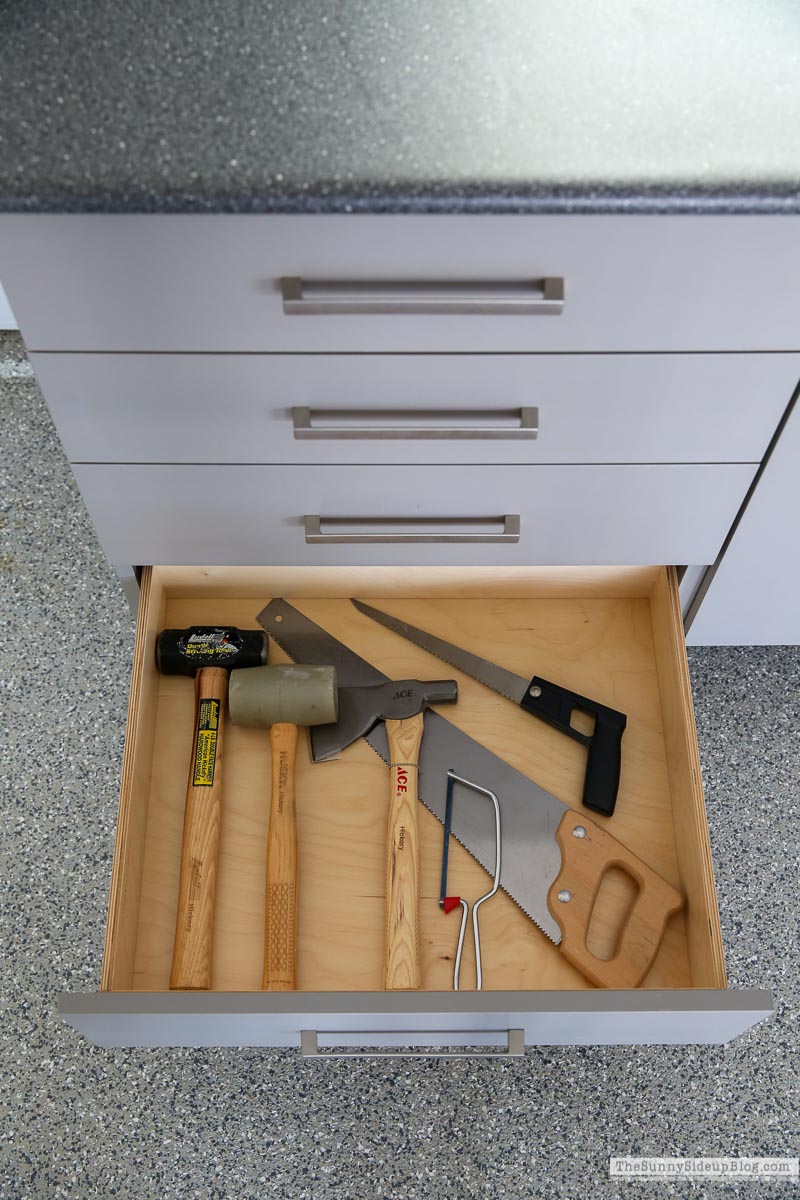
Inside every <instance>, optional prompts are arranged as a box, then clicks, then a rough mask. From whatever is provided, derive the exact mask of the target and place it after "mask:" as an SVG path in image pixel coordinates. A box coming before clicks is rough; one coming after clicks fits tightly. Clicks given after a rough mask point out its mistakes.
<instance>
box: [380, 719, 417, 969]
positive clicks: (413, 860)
mask: <svg viewBox="0 0 800 1200" xmlns="http://www.w3.org/2000/svg"><path fill="white" fill-rule="evenodd" d="M423 721H424V718H423V715H422V713H418V714H417V715H416V716H414V717H406V718H405V719H404V720H402V721H387V722H386V734H387V737H388V739H389V763H390V792H389V816H388V820H387V825H386V893H385V895H386V936H385V941H384V970H383V986H384V988H385V989H386V990H387V991H412V990H414V989H415V988H418V987H419V986H420V969H419V843H418V840H417V784H418V779H419V767H418V765H417V764H418V763H419V748H420V745H421V743H422V730H423Z"/></svg>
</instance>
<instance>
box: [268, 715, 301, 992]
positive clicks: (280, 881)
mask: <svg viewBox="0 0 800 1200" xmlns="http://www.w3.org/2000/svg"><path fill="white" fill-rule="evenodd" d="M269 744H270V748H271V750H272V795H271V798H270V807H269V833H268V835H267V895H266V918H265V922H264V978H263V986H264V988H265V990H266V991H269V992H293V991H294V989H295V988H296V986H297V980H296V966H295V964H296V941H297V817H296V809H295V759H296V756H297V726H296V725H273V726H272V727H271V728H270V731H269Z"/></svg>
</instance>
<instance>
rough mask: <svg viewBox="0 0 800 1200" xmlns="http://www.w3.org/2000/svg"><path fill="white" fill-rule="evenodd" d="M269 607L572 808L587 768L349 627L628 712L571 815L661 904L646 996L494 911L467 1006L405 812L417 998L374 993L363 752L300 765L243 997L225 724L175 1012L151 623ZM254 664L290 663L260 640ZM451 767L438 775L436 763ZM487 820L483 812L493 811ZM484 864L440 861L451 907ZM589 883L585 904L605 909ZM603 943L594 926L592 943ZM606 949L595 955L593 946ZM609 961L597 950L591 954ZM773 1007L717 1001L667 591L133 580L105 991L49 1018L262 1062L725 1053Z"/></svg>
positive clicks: (256, 821) (186, 711) (293, 577)
mask: <svg viewBox="0 0 800 1200" xmlns="http://www.w3.org/2000/svg"><path fill="white" fill-rule="evenodd" d="M274 596H284V597H286V598H288V599H290V600H292V601H293V603H295V604H296V605H297V607H298V608H300V609H302V611H304V612H305V613H306V614H307V615H308V616H310V617H311V618H312V619H313V620H315V621H316V622H317V623H318V624H320V625H322V626H323V627H324V628H326V629H328V630H329V631H330V632H331V633H333V634H334V636H336V637H337V638H339V639H340V640H341V641H343V642H346V643H347V644H348V645H351V646H352V647H353V649H354V650H356V651H357V652H358V653H359V654H360V655H362V656H363V657H364V658H365V659H367V660H369V661H370V662H372V663H373V664H374V665H375V666H376V667H378V668H379V669H380V670H382V671H384V672H385V673H386V674H387V675H389V676H391V677H395V678H401V677H411V676H416V677H418V678H422V679H425V678H439V677H441V676H442V675H454V676H455V677H456V678H457V679H458V683H459V689H460V698H459V703H458V704H457V705H454V706H449V707H448V710H447V712H446V715H447V718H448V720H451V721H452V722H453V723H454V724H456V725H459V726H460V727H461V728H463V729H464V730H465V731H466V732H467V733H469V734H470V735H471V736H473V737H475V738H476V739H477V740H479V741H481V742H482V743H484V744H485V745H486V746H488V747H489V748H490V749H491V750H493V751H494V752H495V753H496V754H498V755H499V756H501V757H502V758H505V759H506V760H507V761H508V762H510V763H511V764H512V765H513V766H515V767H516V768H517V769H518V770H521V771H522V772H523V773H525V774H528V775H530V776H531V777H532V778H534V779H535V780H536V781H537V782H538V783H540V784H541V785H542V786H543V787H545V788H547V789H548V790H549V791H551V792H553V793H554V794H555V795H556V796H558V797H559V799H561V800H563V801H565V802H566V803H568V804H570V805H572V806H573V807H575V808H578V809H579V808H580V797H581V790H582V781H583V773H584V764H585V758H584V751H583V749H582V747H581V746H579V745H577V744H576V743H575V742H573V741H572V740H570V739H568V738H565V737H564V736H563V735H562V734H560V733H558V732H557V731H555V730H553V729H551V728H550V727H548V726H547V725H544V724H542V723H540V722H538V721H533V720H531V718H530V717H529V716H527V715H526V714H525V713H523V712H522V711H521V710H519V709H517V708H516V707H515V706H514V705H512V704H511V703H509V702H508V701H506V700H504V699H502V698H501V697H499V696H496V695H495V694H494V693H492V692H490V691H488V690H487V689H486V688H484V687H482V686H481V685H480V684H478V683H475V682H474V681H472V680H471V679H469V678H467V677H466V676H462V675H461V674H460V673H459V672H456V671H454V670H453V669H452V668H450V667H447V668H445V669H443V668H442V664H441V663H440V662H438V660H436V659H434V658H432V657H431V656H430V655H428V654H427V653H426V652H424V651H422V650H419V649H417V648H416V647H414V646H413V645H411V644H410V643H408V642H406V641H404V640H403V639H400V638H398V637H397V636H396V635H395V634H393V633H391V632H390V631H388V630H386V629H384V628H382V627H381V626H378V625H376V624H375V623H374V622H372V621H370V620H368V619H367V618H366V617H364V616H362V615H361V614H360V613H359V612H357V611H356V610H355V609H354V608H353V606H352V605H351V604H350V603H349V602H348V597H349V596H358V597H361V598H363V599H368V600H374V601H375V602H376V603H377V604H378V606H379V607H386V608H389V609H391V611H392V612H393V613H395V614H396V615H398V616H401V617H403V618H405V619H406V620H409V621H411V622H412V623H414V624H417V625H419V626H421V627H422V628H425V629H429V630H430V631H431V632H434V633H439V634H440V636H444V637H447V638H449V639H451V640H453V641H455V642H457V643H459V644H461V645H464V646H466V647H469V648H470V649H472V650H474V651H476V652H477V653H479V654H481V655H484V656H485V657H487V658H489V659H492V660H493V661H496V662H498V663H501V664H503V665H505V666H507V667H508V668H509V669H511V670H514V671H520V672H529V673H530V674H531V675H533V674H534V673H536V674H539V675H541V676H543V677H545V678H549V679H553V680H557V681H558V682H559V683H561V684H563V685H564V686H566V687H568V688H571V689H572V690H574V691H576V692H580V693H582V694H584V695H590V696H593V697H594V698H596V699H597V700H600V701H601V702H603V703H605V704H607V705H611V706H613V707H614V708H617V709H621V710H622V711H623V712H626V713H627V714H628V727H627V730H626V733H625V736H624V739H623V744H622V745H623V756H622V774H621V783H620V792H619V800H618V804H617V810H616V813H615V815H614V816H613V817H611V818H609V819H608V820H605V819H604V818H602V817H595V815H594V814H592V818H593V819H595V820H596V821H597V822H598V823H599V824H603V825H606V826H607V828H608V829H609V831H610V832H612V833H613V834H614V835H615V836H616V837H617V838H618V839H619V840H620V841H621V842H623V843H625V844H626V845H627V846H629V847H630V848H631V849H632V850H633V851H634V852H635V853H637V854H638V855H639V856H640V858H642V859H643V860H644V861H645V862H646V863H648V864H649V865H650V866H652V867H653V868H654V869H655V870H656V871H658V872H659V873H660V874H661V875H663V876H664V877H665V878H666V879H667V880H668V881H669V882H670V883H672V884H674V885H675V886H676V887H679V888H680V889H681V892H682V894H683V897H684V908H683V910H682V911H681V912H679V913H676V914H674V915H673V916H672V917H671V918H670V919H669V922H668V925H667V928H666V933H665V937H664V940H663V942H662V944H661V947H660V950H659V952H658V954H657V957H656V959H655V961H654V963H653V965H652V968H651V970H650V971H649V973H648V975H647V976H646V978H645V980H644V982H643V984H642V986H641V987H640V988H637V989H635V990H625V991H607V990H603V989H598V988H595V987H593V986H592V985H591V984H590V983H589V982H588V981H587V980H586V979H584V978H583V976H582V975H581V974H579V973H578V971H577V970H575V969H574V968H573V967H572V966H571V965H570V964H569V963H568V962H567V960H566V959H565V958H564V956H563V955H562V954H561V952H560V951H559V949H558V948H557V947H556V946H554V945H553V944H552V943H551V942H550V941H549V940H548V939H547V938H546V937H545V936H544V935H543V934H542V933H541V932H540V931H539V930H538V928H537V927H536V926H535V925H534V924H533V923H532V922H531V921H530V920H529V919H528V918H527V917H526V916H525V915H524V914H523V913H522V911H521V910H520V909H519V908H517V906H516V905H515V904H514V903H513V901H511V900H510V899H509V898H508V897H507V896H506V895H505V894H499V895H497V896H496V897H495V898H494V899H493V900H492V901H491V903H489V904H487V905H485V906H484V908H483V910H482V915H481V940H482V947H483V960H484V964H483V965H484V990H483V991H482V992H477V991H473V990H469V989H470V988H471V986H472V982H473V981H474V977H475V976H474V958H473V956H472V950H471V946H470V944H469V943H470V939H469V938H468V939H467V946H466V949H465V957H464V963H463V965H462V968H461V971H462V974H461V979H462V989H464V990H460V991H459V992H453V990H452V975H453V957H454V952H455V945H456V939H457V933H458V919H457V917H455V916H452V917H446V916H444V915H443V914H442V912H441V910H440V908H439V905H438V897H439V882H440V869H441V854H442V832H443V831H442V827H441V825H440V824H439V823H438V822H437V820H436V819H435V818H434V817H433V816H432V815H431V814H430V813H429V812H428V811H427V810H426V809H424V808H423V807H422V806H421V807H420V813H419V821H420V830H419V832H420V860H421V909H420V921H421V934H422V951H421V953H422V980H423V989H422V990H421V991H419V992H413V993H411V992H396V993H388V992H383V991H381V976H382V963H383V936H384V909H383V888H384V871H385V862H384V824H385V813H386V807H387V800H388V772H387V770H386V767H385V765H384V763H383V762H382V761H381V760H380V759H379V758H378V756H377V755H376V754H375V753H374V752H373V751H372V749H371V748H370V747H369V746H368V745H367V744H366V743H365V742H363V741H360V742H358V743H356V744H355V745H353V746H351V747H350V748H349V749H348V750H346V751H345V752H344V753H343V755H342V756H341V758H340V759H338V760H337V761H334V762H328V763H321V764H316V765H314V764H311V762H310V760H309V756H308V749H307V746H306V744H305V742H304V741H303V740H302V739H301V744H300V748H299V753H298V779H297V809H298V858H299V865H298V870H299V885H298V889H299V890H298V964H297V974H298V990H297V991H296V992H293V993H286V992H282V993H265V992H263V991H261V990H260V981H261V971H262V962H263V929H264V874H265V861H266V835H267V813H268V788H269V749H268V739H267V735H266V733H265V732H263V731H261V730H253V729H242V728H238V727H235V726H232V725H230V724H228V726H227V729H226V744H225V764H224V765H225V782H224V798H223V817H222V834H221V848H220V862H219V875H218V884H217V898H216V906H215V928H214V960H213V989H212V990H211V991H209V992H170V991H169V990H168V987H169V975H170V964H171V957H172V944H173V935H174V926H175V913H176V906H177V892H178V872H179V859H180V847H181V833H182V823H183V807H184V797H185V787H186V772H187V766H188V759H189V753H190V748H191V732H192V711H193V702H194V697H193V688H192V685H191V682H190V681H189V680H187V679H186V678H181V677H176V676H162V675H159V674H158V672H157V671H156V667H155V662H154V642H155V638H156V636H157V634H158V632H159V631H160V630H161V629H162V628H164V627H183V626H187V625H191V624H223V623H229V624H236V625H239V626H243V627H254V626H255V625H256V622H255V615H256V613H257V612H259V611H260V609H261V607H262V606H263V605H264V603H266V601H267V600H268V599H269V598H271V597H274ZM271 651H272V654H271V661H272V662H279V661H285V655H283V653H282V652H281V651H280V649H279V648H277V647H275V645H274V643H273V644H272V646H271ZM454 766H455V767H456V768H457V766H458V764H454ZM500 802H501V804H502V796H501V797H500ZM486 880H487V876H486V873H485V872H484V871H483V869H482V868H481V867H480V866H479V865H478V864H477V863H476V862H475V861H474V860H472V859H471V858H470V856H469V855H468V854H467V853H466V852H465V851H464V850H463V849H462V848H461V847H460V846H459V845H458V844H456V843H453V845H452V847H451V853H450V868H449V882H450V886H451V890H453V891H457V892H458V893H459V894H461V895H464V896H467V897H469V898H470V899H472V898H473V897H477V896H478V895H480V894H482V893H483V892H484V891H486V889H487V883H486ZM611 883H612V881H611V880H610V878H609V887H608V888H604V903H606V902H608V903H609V904H610V905H611V906H612V907H613V906H614V905H615V904H617V905H618V904H620V903H621V902H622V899H623V897H622V892H621V891H620V892H619V894H616V895H615V893H614V890H613V887H612V886H611ZM597 936H598V937H600V938H601V937H602V930H599V931H598V934H597ZM598 949H599V951H601V952H602V949H603V947H602V946H601V945H599V946H598ZM609 951H610V947H609V948H608V950H607V951H606V952H609ZM771 1011H772V998H771V995H770V993H769V992H766V991H759V990H746V991H729V990H728V989H727V988H726V980H725V964H724V959H723V951H722V941H721V936H720V928H719V918H718V913H717V904H716V895H715V891H714V879H713V873H712V866H711V853H710V847H709V840H708V828H707V825H706V818H705V810H704V805H703V795H702V787H701V782H700V769H699V761H698V753H697V742H696V735H695V728H694V717H693V713H692V705H691V695H690V687H689V677H688V670H687V665H686V657H685V650H684V643H683V630H682V625H681V619H680V607H679V602H678V593H677V582H676V577H675V572H674V570H672V569H671V568H663V567H620V568H584V567H581V568H563V567H547V568H508V569H506V568H477V567H473V568H466V567H439V568H434V567H404V568H395V567H374V568H370V567H359V568H334V567H330V568H328V567H292V568H281V567H276V568H267V567H263V568H262V567H210V568H203V567H152V568H150V567H148V568H145V570H144V572H143V575H142V581H141V602H140V609H139V623H138V631H137V641H136V651H135V657H134V666H133V680H132V686H131V700H130V710H129V718H128V731H127V742H126V749H125V759H124V764H123V774H122V794H121V800H120V813H119V823H118V829H117V842H116V851H115V856H114V866H113V875H112V883H111V898H110V904H109V912H108V925H107V931H106V945H105V955H104V962H103V973H102V984H101V991H100V992H99V993H97V994H92V995H68V996H64V997H62V999H61V1014H62V1016H63V1018H64V1019H65V1020H66V1021H67V1022H68V1023H69V1024H71V1025H73V1026H74V1027H75V1028H76V1029H78V1030H80V1031H81V1032H83V1033H84V1034H86V1035H87V1036H88V1037H89V1038H91V1039H92V1040H93V1041H95V1042H97V1043H99V1044H101V1045H147V1046H156V1045H268V1046H293V1047H298V1046H299V1045H300V1043H301V1034H304V1035H305V1036H304V1044H305V1047H306V1049H307V1050H309V1051H313V1050H314V1048H315V1047H316V1046H317V1037H319V1038H320V1039H324V1040H325V1041H327V1042H329V1043H331V1044H335V1045H337V1046H342V1045H345V1046H349V1047H350V1050H351V1052H352V1051H355V1052H358V1051H360V1050H361V1048H363V1047H374V1046H376V1045H377V1046H379V1047H380V1046H384V1047H385V1046H397V1045H401V1046H407V1045H410V1044H414V1043H422V1044H424V1045H426V1046H440V1045H446V1044H447V1045H450V1044H467V1045H470V1046H473V1045H478V1046H481V1045H484V1046H485V1045H494V1044H497V1043H505V1042H506V1039H507V1037H508V1034H509V1031H510V1030H511V1031H519V1030H521V1031H523V1032H522V1035H520V1034H519V1033H516V1034H514V1035H513V1036H512V1038H511V1039H510V1042H509V1045H510V1047H512V1048H513V1047H514V1046H517V1047H518V1046H519V1044H520V1043H521V1041H522V1040H523V1039H524V1041H525V1042H527V1043H528V1044H536V1043H539V1044H571V1043H574V1044H599V1043H630V1044H636V1043H660V1042H664V1043H666V1042H724V1041H727V1040H729V1039H730V1038H731V1037H733V1036H735V1035H736V1034H738V1033H740V1032H741V1031H742V1030H744V1029H746V1028H748V1027H749V1026H750V1025H752V1024H754V1023H755V1022H757V1021H758V1020H760V1019H761V1018H763V1017H765V1016H766V1015H768V1014H769V1013H770V1012H771Z"/></svg>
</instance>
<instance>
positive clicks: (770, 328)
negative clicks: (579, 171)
mask: <svg viewBox="0 0 800 1200" xmlns="http://www.w3.org/2000/svg"><path fill="white" fill-rule="evenodd" d="M799 231H800V218H797V217H791V216H786V217H782V216H777V217H759V218H757V219H755V218H753V217H747V216H744V217H738V216H713V217H712V216H702V217H687V216H679V217H664V216H649V217H644V216H643V217H627V216H622V217H618V216H580V215H572V216H563V215H554V216H509V217H502V216H483V217H481V216H396V215H391V216H318V215H310V216H272V215H268V216H257V215H254V216H240V215H237V216H229V215H210V216H204V215H199V216H198V215H190V216H153V215H142V216H137V215H108V214H100V215H77V216H76V215H65V216H42V215H25V214H19V215H16V214H9V215H5V216H3V218H2V221H0V260H2V263H3V279H4V284H5V286H6V288H7V289H8V292H9V296H10V298H11V300H12V303H13V304H14V310H15V312H16V314H17V317H18V319H19V322H20V326H21V329H22V331H23V334H24V336H25V339H26V342H27V344H28V346H29V347H30V348H31V349H36V350H136V351H169V350H180V351H200V352H208V351H226V352H242V351H260V350H269V351H291V350H296V351H303V352H305V351H312V352H317V351H366V352H370V351H392V350H398V351H412V352H413V351H457V352H473V351H481V350H484V351H492V352H497V351H548V350H549V351H592V350H600V351H626V350H648V351H655V350H691V351H708V350H736V351H739V350H763V349H769V350H784V349H792V348H794V347H796V346H797V336H798V335H797V330H798V328H799V327H800V292H798V289H797V286H796V281H797V279H798V277H800V236H798V232H799ZM286 277H291V278H296V277H300V278H302V279H303V280H304V281H306V282H308V281H311V282H312V283H313V282H314V281H318V282H321V283H325V284H327V285H330V284H331V283H334V284H336V283H337V282H338V283H348V284H349V283H352V282H353V281H365V282H366V283H368V284H370V287H371V289H372V290H371V292H369V294H368V295H367V299H370V298H372V299H373V300H374V298H375V296H376V295H378V296H383V295H385V294H386V290H387V285H390V284H395V285H397V284H399V285H401V286H406V287H407V292H408V294H409V295H411V296H412V297H415V298H416V299H417V300H419V299H420V298H421V299H422V301H423V302H424V303H427V301H429V300H430V297H431V288H432V287H433V290H434V293H436V294H437V295H438V294H440V293H441V287H440V286H439V285H441V284H443V283H445V284H455V285H458V286H459V288H460V289H461V292H460V294H461V298H462V299H463V297H464V295H465V294H466V295H468V296H473V297H474V296H475V295H476V285H477V293H479V298H480V299H481V304H480V305H479V308H480V309H481V310H482V311H480V312H479V313H478V314H471V315H464V314H463V313H460V314H452V313H451V314H448V315H442V314H441V313H440V314H437V315H431V314H430V313H427V312H426V313H424V314H420V315H412V314H409V313H407V312H406V313H402V314H396V313H395V314H393V315H374V314H372V315H365V314H364V313H363V312H358V313H351V314H349V315H310V316H309V315H306V316H296V315H286V314H285V312H284V308H283V301H282V293H281V283H280V281H281V279H282V278H286ZM546 278H562V279H563V280H564V281H565V296H566V299H565V304H564V308H563V312H562V313H561V315H559V316H553V315H519V314H512V315H508V313H503V314H502V315H489V314H488V313H487V312H486V311H485V304H484V303H483V301H487V302H489V303H490V304H491V303H493V302H494V301H495V300H496V298H497V297H498V296H507V294H508V291H509V286H510V287H511V288H512V289H513V288H528V287H529V285H530V286H531V287H532V288H533V291H534V292H535V290H536V286H537V283H538V282H541V281H542V280H543V279H546ZM437 286H438V287H439V290H438V292H437V290H436V289H437ZM493 298H494V300H493ZM450 299H453V296H452V295H451V296H450ZM455 299H456V300H457V299H458V296H456V297H455Z"/></svg>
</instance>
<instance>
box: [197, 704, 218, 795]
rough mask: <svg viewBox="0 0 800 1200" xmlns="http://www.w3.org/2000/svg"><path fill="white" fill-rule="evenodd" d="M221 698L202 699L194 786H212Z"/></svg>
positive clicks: (198, 715) (199, 713) (198, 724)
mask: <svg viewBox="0 0 800 1200" xmlns="http://www.w3.org/2000/svg"><path fill="white" fill-rule="evenodd" d="M218 731H219V700H201V701H200V707H199V709H198V713H197V749H196V750H195V755H194V774H193V778H192V784H193V786H194V787H211V786H212V784H213V783H214V768H215V766H216V765H217V733H218Z"/></svg>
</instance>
